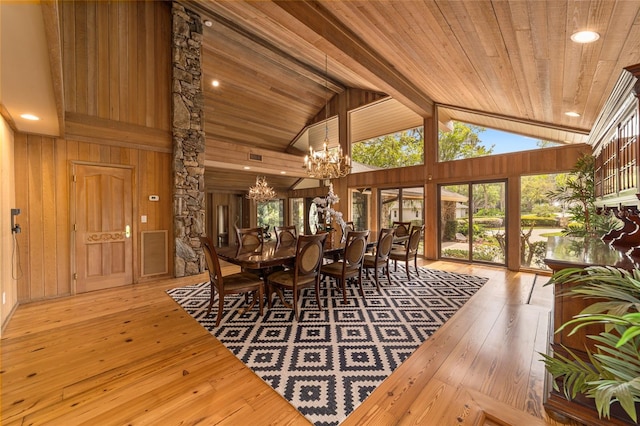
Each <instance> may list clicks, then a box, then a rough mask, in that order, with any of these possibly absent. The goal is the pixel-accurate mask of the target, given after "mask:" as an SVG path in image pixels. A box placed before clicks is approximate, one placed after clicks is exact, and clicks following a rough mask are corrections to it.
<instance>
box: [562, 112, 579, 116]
mask: <svg viewBox="0 0 640 426" xmlns="http://www.w3.org/2000/svg"><path fill="white" fill-rule="evenodd" d="M564 115H568V116H569V117H580V114H578V113H577V112H575V111H567V112H565V113H564Z"/></svg>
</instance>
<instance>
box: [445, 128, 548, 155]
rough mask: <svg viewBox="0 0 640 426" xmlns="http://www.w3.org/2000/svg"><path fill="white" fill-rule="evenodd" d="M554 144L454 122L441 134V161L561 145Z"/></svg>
mask: <svg viewBox="0 0 640 426" xmlns="http://www.w3.org/2000/svg"><path fill="white" fill-rule="evenodd" d="M558 145H560V144H558V143H555V142H548V141H542V140H537V139H534V138H530V137H526V136H521V135H517V134H514V133H509V132H503V131H500V130H494V129H487V128H484V127H479V126H474V125H472V124H468V123H462V122H458V121H452V122H450V123H449V129H448V130H446V131H443V130H440V131H438V160H439V161H453V160H462V159H464V158H474V157H485V156H488V155H496V154H505V153H508V152H518V151H528V150H532V149H541V148H548V147H552V146H558Z"/></svg>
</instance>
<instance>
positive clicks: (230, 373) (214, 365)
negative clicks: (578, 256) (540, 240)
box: [0, 261, 556, 426]
mask: <svg viewBox="0 0 640 426" xmlns="http://www.w3.org/2000/svg"><path fill="white" fill-rule="evenodd" d="M422 264H423V265H424V266H427V267H431V268H435V269H441V270H447V271H452V272H459V273H465V274H472V275H479V276H485V277H488V278H489V281H488V282H487V284H485V285H484V287H483V288H482V289H481V290H480V291H479V292H478V293H477V294H476V295H475V296H474V297H473V298H472V299H471V300H470V301H469V302H467V304H465V305H464V306H463V307H462V309H460V311H459V312H458V313H457V314H456V315H455V316H454V317H453V318H452V319H451V320H449V321H448V322H447V323H446V324H445V325H444V326H443V327H442V328H440V329H439V330H438V331H437V332H436V333H435V334H434V335H433V336H432V337H431V338H429V339H428V340H427V341H426V342H425V343H424V344H423V345H422V346H421V347H420V348H419V349H418V350H417V351H416V352H415V353H414V354H413V355H412V356H411V357H410V359H409V360H407V361H406V362H405V363H403V364H402V365H401V366H400V367H399V368H398V369H397V370H396V371H395V372H394V373H393V374H392V375H391V376H390V377H389V378H388V379H387V380H386V381H385V382H383V383H382V385H381V386H379V387H378V388H377V389H376V391H375V392H374V393H373V394H372V395H371V396H370V397H369V398H368V399H367V400H366V401H365V402H364V403H363V404H362V405H361V406H360V407H359V408H358V409H357V410H356V411H355V412H354V413H352V415H351V416H350V417H349V418H347V420H346V421H345V422H344V425H356V424H357V425H360V424H371V425H392V424H419V425H438V426H440V425H474V424H486V425H505V424H512V425H535V424H556V423H555V422H554V421H553V420H550V419H547V416H546V414H545V412H544V409H543V408H542V402H543V382H544V374H545V371H544V367H543V365H542V363H541V362H540V361H539V359H540V356H539V355H538V353H537V352H542V351H545V348H546V342H547V341H548V338H549V336H548V326H549V318H550V306H551V296H552V293H551V288H550V287H543V286H542V284H544V283H545V282H546V281H547V279H548V278H547V277H544V276H539V277H538V278H537V280H536V283H535V286H534V285H533V284H534V277H535V276H534V275H533V274H529V273H514V272H509V271H507V270H505V269H502V268H492V267H483V266H473V265H466V264H460V263H451V262H441V261H437V262H430V261H422ZM231 268H234V267H231ZM205 280H206V276H205V275H200V276H196V277H189V278H181V279H172V280H164V281H158V282H154V283H149V284H138V285H135V286H127V287H123V288H119V289H115V290H107V291H97V292H93V293H87V294H82V295H78V296H73V297H67V298H63V299H58V300H51V301H44V302H38V303H32V304H28V305H24V306H20V307H18V309H17V310H16V312H15V314H14V316H13V318H12V319H11V321H10V323H9V325H8V326H7V328H6V330H5V331H4V333H3V338H2V342H1V343H2V366H1V374H0V379H1V380H2V418H1V423H2V424H3V425H5V426H9V425H18V424H20V425H22V424H25V425H26V424H33V425H35V424H45V423H46V424H59V425H81V424H87V425H98V424H99V425H103V424H113V425H125V424H128V425H141V424H161V425H172V424H181V425H194V424H199V425H209V424H227V425H249V424H251V425H267V424H290V425H298V424H308V422H307V421H306V419H305V418H304V417H302V416H301V415H300V414H299V413H298V412H297V411H296V410H295V409H294V408H293V407H292V406H291V405H289V403H288V402H287V401H285V400H284V399H283V398H282V397H280V396H279V395H278V394H277V393H276V392H275V391H273V390H272V389H271V388H270V387H269V386H268V385H267V384H265V383H264V382H263V381H262V380H261V379H260V378H258V377H257V376H256V375H255V374H254V373H253V372H252V371H251V370H249V369H248V368H247V367H245V366H244V365H243V364H242V363H241V362H240V361H239V360H237V359H236V358H235V356H234V355H233V354H231V352H229V351H228V350H227V349H226V348H225V347H224V346H223V345H222V344H221V343H219V342H218V341H217V340H216V339H215V338H214V337H212V336H211V334H209V333H208V332H207V331H206V330H205V329H203V328H202V327H200V326H199V325H198V323H197V322H196V321H195V320H193V319H192V318H191V317H190V316H189V315H188V314H186V313H185V312H184V311H183V310H182V309H181V308H180V307H179V306H178V305H177V304H176V303H175V302H174V301H173V300H172V299H171V298H170V297H169V296H168V295H167V294H166V293H165V290H166V289H168V288H173V287H179V286H183V285H187V284H191V283H196V282H202V281H205ZM529 299H530V302H529ZM528 302H529V303H528Z"/></svg>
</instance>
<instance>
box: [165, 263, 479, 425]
mask: <svg viewBox="0 0 640 426" xmlns="http://www.w3.org/2000/svg"><path fill="white" fill-rule="evenodd" d="M411 278H412V279H411V280H408V279H407V276H406V272H405V269H404V267H403V266H401V265H398V271H397V272H395V273H393V272H392V274H391V285H389V282H388V281H387V279H386V277H384V278H383V279H381V281H380V283H381V285H380V287H381V293H378V292H377V291H376V289H375V282H374V281H373V279H371V280H369V279H366V278H363V287H364V289H365V296H366V297H365V298H362V297H361V296H360V293H359V291H358V290H357V289H358V285H357V283H356V282H354V283H351V284H349V285H348V286H347V299H348V301H349V304H347V305H343V304H342V303H341V301H342V294H341V293H340V291H339V290H338V288H337V287H336V286H335V284H333V281H331V280H330V279H328V278H327V279H325V280H323V282H322V283H321V294H320V300H321V301H322V302H323V310H322V311H320V310H318V308H317V305H316V299H315V294H314V291H315V290H314V289H306V290H304V291H303V292H302V297H301V299H302V308H301V310H300V320H299V321H297V322H296V321H295V318H294V314H293V311H292V310H291V309H288V308H286V307H284V306H283V305H282V303H280V301H279V300H277V297H275V296H274V301H275V303H274V306H273V308H272V309H271V310H268V309H266V306H265V312H264V316H263V317H260V315H259V313H258V308H257V307H255V308H254V309H253V310H252V311H250V312H247V313H246V314H244V315H240V314H239V312H238V311H239V308H241V307H242V306H244V296H238V297H236V296H234V295H231V296H226V297H225V310H224V313H223V318H222V321H221V323H220V326H219V327H218V328H216V327H215V326H214V325H215V316H216V312H217V303H218V302H217V296H216V300H215V304H214V308H213V309H212V312H211V314H210V315H209V316H205V314H206V311H207V306H208V303H209V288H210V286H209V283H201V284H197V285H192V286H187V287H181V288H176V289H172V290H169V291H167V293H168V294H169V295H170V296H171V297H172V298H173V299H174V300H175V301H176V302H177V303H178V304H179V305H180V306H182V308H183V309H184V310H185V311H186V312H188V313H189V314H190V315H191V316H192V317H194V318H195V319H196V320H197V321H198V322H199V323H200V324H201V325H202V326H203V327H205V328H206V329H207V330H209V331H211V333H212V334H213V335H214V336H215V337H216V338H217V339H218V340H220V341H221V342H222V343H223V344H224V345H225V346H226V347H227V348H228V349H229V350H230V351H231V352H233V353H234V354H235V355H236V357H238V358H239V359H240V360H241V361H242V362H243V363H245V364H246V365H247V366H248V367H249V368H251V369H252V370H253V371H254V372H255V373H256V374H257V375H258V376H260V377H261V378H262V379H263V380H264V381H265V382H267V383H268V384H269V385H271V387H273V388H274V389H275V390H276V391H277V392H279V393H280V394H281V395H282V396H283V397H284V398H285V399H287V400H288V401H289V402H290V403H291V404H292V405H293V406H295V407H296V408H297V409H298V411H300V413H302V414H303V415H304V416H305V417H306V418H307V419H309V420H310V421H311V422H312V423H314V424H315V425H338V424H339V423H340V422H342V421H343V420H344V419H345V418H346V417H347V416H348V415H349V414H350V413H351V412H352V411H353V410H354V409H355V408H356V407H357V406H358V405H360V404H361V403H362V402H363V401H364V400H365V399H366V398H367V396H369V394H370V393H371V392H372V391H373V390H374V389H375V388H376V387H377V386H378V385H379V384H380V383H381V382H382V381H383V380H384V379H385V378H387V377H388V376H389V375H390V374H391V372H392V371H393V370H395V369H396V367H398V366H399V365H400V364H401V363H402V362H403V361H404V360H405V359H407V358H408V357H409V355H411V354H412V353H413V352H414V351H415V350H416V349H417V348H418V346H420V344H422V343H423V342H424V341H425V340H426V339H428V338H429V336H431V335H432V334H433V333H434V332H435V331H436V330H437V329H438V328H439V327H440V326H441V325H442V324H444V322H445V321H446V320H448V319H449V318H451V317H452V316H453V314H455V312H456V311H457V310H458V309H459V308H460V307H461V306H462V305H463V304H464V303H465V302H466V301H468V300H469V299H470V298H471V296H473V294H474V293H475V292H476V291H478V290H479V289H480V287H482V285H483V284H484V283H485V282H486V281H487V279H486V278H481V277H475V276H470V275H462V274H455V273H451V272H444V271H438V270H433V269H427V268H420V277H419V278H418V277H417V276H416V274H415V271H414V270H413V268H411ZM286 296H287V300H291V298H290V294H286Z"/></svg>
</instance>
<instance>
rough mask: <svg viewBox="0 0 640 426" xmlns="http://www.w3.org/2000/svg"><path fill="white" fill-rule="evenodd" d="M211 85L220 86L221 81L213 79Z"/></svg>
mask: <svg viewBox="0 0 640 426" xmlns="http://www.w3.org/2000/svg"><path fill="white" fill-rule="evenodd" d="M211 85H212V86H213V87H218V86H220V82H219V81H218V80H213V81H212V82H211Z"/></svg>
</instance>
